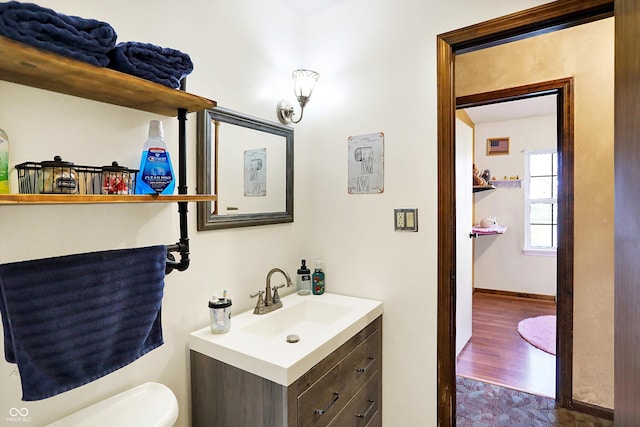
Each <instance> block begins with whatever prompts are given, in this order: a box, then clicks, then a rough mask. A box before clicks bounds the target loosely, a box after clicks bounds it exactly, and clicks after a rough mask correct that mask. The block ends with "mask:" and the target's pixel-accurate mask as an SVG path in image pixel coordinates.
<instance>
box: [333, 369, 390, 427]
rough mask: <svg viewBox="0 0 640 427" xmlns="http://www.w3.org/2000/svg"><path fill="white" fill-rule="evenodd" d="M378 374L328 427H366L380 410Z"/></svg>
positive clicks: (370, 379)
mask: <svg viewBox="0 0 640 427" xmlns="http://www.w3.org/2000/svg"><path fill="white" fill-rule="evenodd" d="M379 385H380V372H379V371H378V372H376V374H375V375H374V376H372V377H371V378H369V381H367V383H366V384H365V386H364V387H362V388H361V389H360V391H358V393H357V394H356V396H355V397H354V398H353V399H351V401H350V402H349V403H348V404H347V406H345V408H344V409H343V410H342V411H340V413H339V414H338V416H337V417H335V418H334V419H333V421H331V422H330V423H329V427H366V426H368V425H369V422H370V421H371V420H372V419H373V416H374V415H375V414H376V413H377V412H378V410H379V409H380V408H379V406H380V386H379Z"/></svg>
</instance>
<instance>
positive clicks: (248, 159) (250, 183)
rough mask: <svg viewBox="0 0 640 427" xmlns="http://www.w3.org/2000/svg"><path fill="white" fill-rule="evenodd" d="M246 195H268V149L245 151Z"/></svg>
mask: <svg viewBox="0 0 640 427" xmlns="http://www.w3.org/2000/svg"><path fill="white" fill-rule="evenodd" d="M244 195H245V197H265V196H266V195H267V149H266V148H259V149H256V150H246V151H245V152H244Z"/></svg>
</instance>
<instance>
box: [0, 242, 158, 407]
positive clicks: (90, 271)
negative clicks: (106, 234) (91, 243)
mask: <svg viewBox="0 0 640 427" xmlns="http://www.w3.org/2000/svg"><path fill="white" fill-rule="evenodd" d="M165 261H166V247H165V246H151V247H146V248H135V249H121V250H113V251H101V252H92V253H86V254H78V255H68V256H62V257H55V258H45V259H39V260H32V261H24V262H15V263H8V264H2V265H0V311H1V312H2V327H3V330H4V351H5V358H6V360H7V361H8V362H10V363H17V365H18V370H19V371H20V378H21V381H22V400H25V401H30V400H40V399H44V398H47V397H51V396H54V395H56V394H59V393H62V392H65V391H67V390H70V389H73V388H76V387H79V386H81V385H83V384H86V383H89V382H91V381H94V380H96V379H98V378H100V377H103V376H105V375H107V374H109V373H111V372H113V371H115V370H117V369H120V368H122V367H123V366H126V365H128V364H129V363H131V362H133V361H135V360H136V359H138V358H139V357H141V356H142V355H144V354H146V353H148V352H149V351H151V350H153V349H155V348H157V347H159V346H160V345H162V344H163V338H162V325H161V321H160V307H161V302H162V294H163V289H164V274H165Z"/></svg>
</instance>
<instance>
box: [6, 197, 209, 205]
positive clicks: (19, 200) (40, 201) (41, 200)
mask: <svg viewBox="0 0 640 427" xmlns="http://www.w3.org/2000/svg"><path fill="white" fill-rule="evenodd" d="M214 200H218V196H216V195H209V194H194V195H190V194H175V195H170V196H155V195H145V194H135V195H115V194H109V195H102V194H89V195H76V194H0V205H56V204H69V203H73V204H105V203H173V202H206V201H214Z"/></svg>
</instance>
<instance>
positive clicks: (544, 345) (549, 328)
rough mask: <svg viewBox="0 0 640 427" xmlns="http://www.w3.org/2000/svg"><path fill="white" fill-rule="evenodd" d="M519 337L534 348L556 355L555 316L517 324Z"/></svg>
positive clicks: (541, 317)
mask: <svg viewBox="0 0 640 427" xmlns="http://www.w3.org/2000/svg"><path fill="white" fill-rule="evenodd" d="M518 333H519V334H520V336H521V337H522V338H523V339H524V340H525V341H527V342H528V343H529V344H531V345H533V346H534V347H537V348H539V349H540V350H542V351H546V352H547V353H549V354H553V355H554V356H555V354H556V316H538V317H530V318H528V319H524V320H521V321H520V322H519V323H518Z"/></svg>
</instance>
